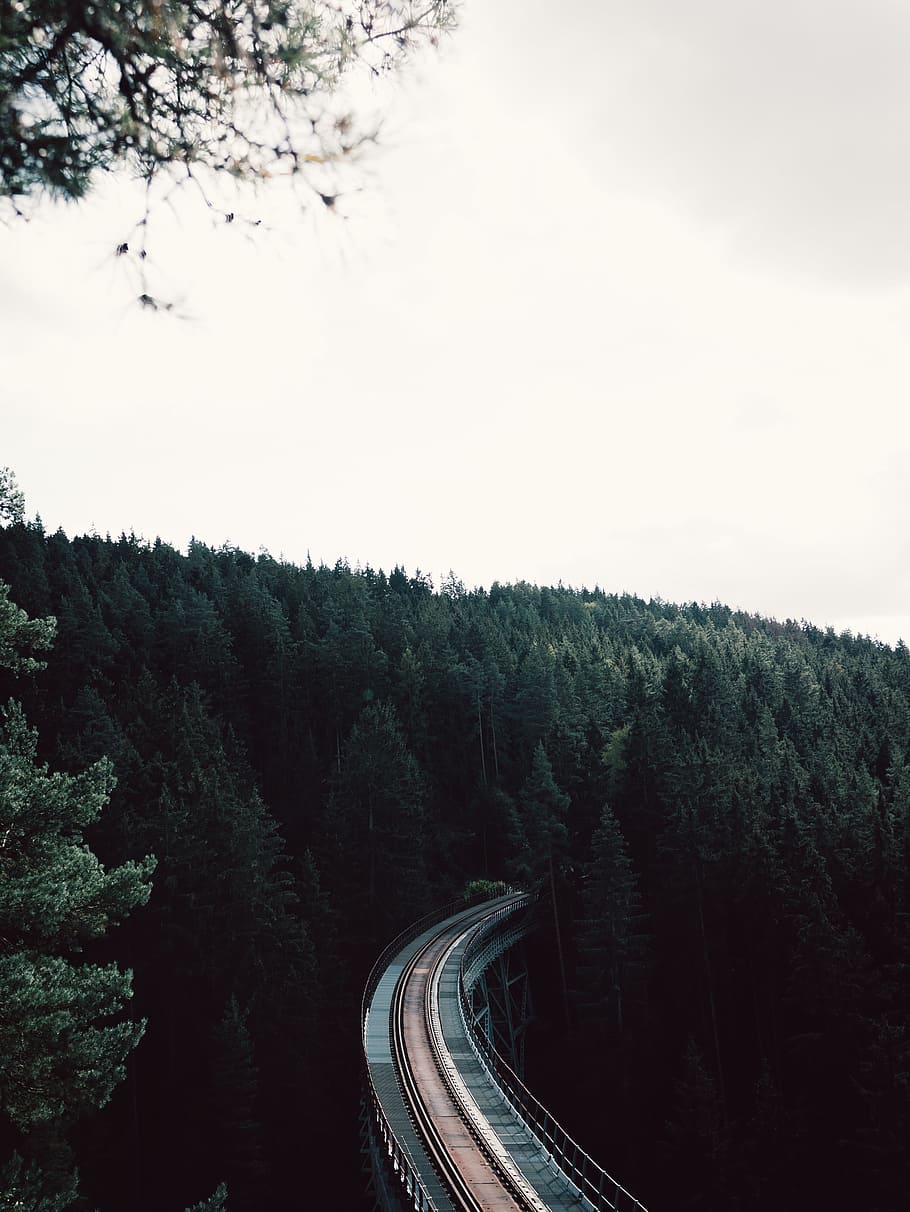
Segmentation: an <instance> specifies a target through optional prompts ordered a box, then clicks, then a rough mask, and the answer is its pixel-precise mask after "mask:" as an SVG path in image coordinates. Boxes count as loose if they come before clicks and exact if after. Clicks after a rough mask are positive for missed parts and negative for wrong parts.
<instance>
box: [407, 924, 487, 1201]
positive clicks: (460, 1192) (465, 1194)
mask: <svg viewBox="0 0 910 1212" xmlns="http://www.w3.org/2000/svg"><path fill="white" fill-rule="evenodd" d="M438 939H439V936H438V935H434V936H433V938H431V939H429V941H428V942H426V943H425V944H424V945H423V947H421V949H420V950H419V951H418V952H417V953H416V954H415V955H414V956H412V957H411V959H410V961H409V962H408V964H407V966H406V967H405V969H404V971H403V972H402V974H401V976H400V978H399V980H398V985H397V986H396V989H395V997H394V1001H393V1007H392V1023H393V1031H392V1051H393V1055H394V1057H395V1066H396V1069H397V1072H398V1078H399V1081H400V1082H401V1085H402V1088H403V1090H404V1094H405V1101H406V1103H407V1105H408V1107H409V1108H410V1110H411V1114H412V1116H413V1118H414V1126H415V1128H416V1129H417V1132H418V1134H419V1135H420V1137H421V1138H422V1140H423V1143H424V1148H425V1149H426V1151H427V1154H428V1156H429V1158H430V1160H431V1162H432V1163H433V1165H434V1166H435V1167H436V1171H437V1173H438V1174H439V1177H440V1178H441V1179H442V1182H443V1185H444V1186H445V1187H446V1188H447V1189H448V1191H449V1194H450V1196H451V1197H452V1199H453V1202H454V1203H455V1205H456V1207H458V1208H459V1210H460V1212H483V1207H482V1205H481V1204H480V1203H479V1201H478V1200H477V1199H475V1197H474V1195H473V1193H472V1192H471V1188H470V1187H469V1185H468V1184H467V1182H465V1180H464V1178H463V1176H462V1174H461V1171H460V1170H459V1169H458V1167H457V1166H456V1165H455V1163H454V1161H453V1160H452V1157H451V1155H450V1153H449V1151H448V1150H447V1149H446V1147H445V1145H444V1143H443V1140H442V1137H441V1136H440V1134H439V1131H438V1129H437V1128H436V1124H435V1123H434V1121H433V1117H432V1115H431V1114H430V1112H429V1110H428V1108H427V1105H426V1103H425V1101H424V1099H423V1097H422V1095H421V1093H420V1088H419V1086H418V1083H417V1080H416V1078H415V1076H414V1072H413V1069H412V1067H411V1063H410V1059H409V1057H408V1053H407V1047H406V1045H405V1040H404V1000H405V992H406V990H407V987H408V982H409V981H410V979H411V977H412V976H413V974H414V970H415V969H416V968H417V966H418V964H419V963H420V962H421V961H423V960H424V959H425V956H426V953H427V951H429V950H430V949H431V948H432V947H433V946H434V945H436V944H437V943H438Z"/></svg>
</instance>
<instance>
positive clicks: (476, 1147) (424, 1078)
mask: <svg viewBox="0 0 910 1212" xmlns="http://www.w3.org/2000/svg"><path fill="white" fill-rule="evenodd" d="M488 914H489V909H487V910H486V911H485V912H484V911H478V912H477V913H476V914H474V915H471V916H469V917H468V918H467V919H466V920H463V921H461V922H459V923H458V924H457V925H456V926H452V925H450V926H448V928H447V929H445V930H442V931H440V932H439V933H437V934H436V935H434V936H433V937H432V938H431V939H430V940H429V941H428V942H426V943H425V944H424V945H423V947H421V948H420V950H419V951H418V952H417V953H416V954H415V955H414V956H413V957H412V958H411V959H410V961H409V962H408V964H407V965H406V966H405V969H404V971H403V972H402V974H401V977H400V978H399V980H398V984H397V986H396V989H395V995H394V999H393V1007H392V1048H393V1054H394V1057H395V1064H396V1067H397V1071H398V1075H399V1079H400V1081H401V1084H402V1087H403V1090H404V1092H405V1097H406V1101H407V1103H408V1106H409V1108H410V1111H411V1115H412V1117H413V1120H414V1125H415V1128H416V1129H417V1132H418V1134H419V1135H420V1137H421V1138H422V1140H423V1143H424V1147H425V1149H426V1152H427V1155H428V1156H429V1158H430V1160H431V1162H432V1164H433V1166H434V1168H435V1169H436V1172H437V1174H438V1175H439V1176H440V1178H441V1180H442V1182H443V1184H444V1186H445V1187H446V1188H447V1190H448V1191H449V1194H450V1198H451V1200H452V1203H453V1205H454V1207H455V1208H457V1209H458V1212H546V1206H545V1205H544V1204H542V1203H541V1202H540V1200H539V1199H537V1198H536V1197H535V1196H534V1195H533V1193H531V1192H529V1191H526V1190H524V1189H523V1187H525V1186H526V1184H524V1182H523V1180H522V1178H521V1175H520V1174H519V1172H518V1171H517V1170H516V1169H515V1167H514V1165H513V1164H512V1163H511V1162H510V1160H509V1159H508V1156H507V1155H506V1154H505V1152H504V1150H502V1148H501V1146H500V1148H499V1149H497V1147H496V1146H497V1142H496V1141H495V1138H494V1137H493V1136H492V1134H491V1133H490V1134H485V1133H484V1131H483V1126H482V1123H481V1122H480V1117H479V1112H478V1111H477V1108H476V1105H474V1104H473V1101H472V1100H471V1098H470V1095H469V1093H468V1091H467V1090H466V1088H465V1087H464V1086H463V1083H460V1081H459V1079H458V1075H457V1071H456V1070H455V1067H454V1065H453V1064H452V1061H451V1058H450V1057H449V1055H448V1050H447V1049H446V1045H445V1041H444V1039H443V1032H442V1024H441V1021H440V1016H439V1003H438V986H439V974H440V972H441V970H442V966H443V964H444V963H445V961H446V959H447V957H448V956H449V955H450V953H451V952H452V951H453V949H454V948H455V947H456V946H457V945H458V943H459V942H461V941H462V940H463V939H464V938H465V936H466V935H469V934H471V933H473V931H474V930H475V929H477V928H478V926H479V925H480V924H481V923H482V922H483V921H484V919H485V917H486V916H488Z"/></svg>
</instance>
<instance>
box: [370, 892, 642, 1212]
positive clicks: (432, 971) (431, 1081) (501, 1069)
mask: <svg viewBox="0 0 910 1212" xmlns="http://www.w3.org/2000/svg"><path fill="white" fill-rule="evenodd" d="M528 901H529V898H528V897H527V896H524V895H520V894H516V895H513V896H505V897H500V898H498V899H497V900H495V901H488V902H486V903H485V904H484V905H480V906H476V907H475V908H473V909H469V910H465V909H463V908H459V907H458V906H455V905H452V906H449V907H448V908H447V909H444V910H442V911H440V912H438V913H436V914H433V915H432V916H431V917H429V918H425V919H423V920H422V921H420V922H418V923H415V925H414V926H412V927H411V928H410V929H409V930H407V931H405V933H404V934H402V935H400V936H399V937H398V938H397V939H395V940H394V941H393V942H392V943H390V944H389V946H388V947H387V948H386V949H385V951H384V952H383V953H382V955H381V956H380V957H379V959H378V960H377V962H376V964H375V965H374V967H373V971H372V972H371V973H370V977H369V979H368V981H367V986H366V990H365V992H364V997H363V1004H362V1010H361V1022H362V1031H363V1046H364V1056H365V1060H366V1103H365V1105H366V1108H367V1110H368V1112H369V1119H368V1120H366V1121H365V1124H367V1128H366V1137H365V1141H366V1147H367V1148H368V1150H369V1152H370V1153H371V1156H372V1158H373V1174H374V1178H375V1181H376V1182H377V1191H380V1190H384V1191H386V1192H387V1194H388V1199H387V1200H386V1202H385V1203H383V1205H382V1206H384V1207H392V1206H395V1207H397V1206H398V1204H399V1203H400V1204H401V1206H402V1207H406V1208H407V1209H409V1210H411V1209H413V1210H414V1212H556V1210H565V1212H576V1209H578V1208H580V1207H584V1208H587V1209H588V1210H589V1212H646V1210H645V1208H644V1207H643V1205H642V1204H641V1203H640V1202H639V1201H638V1200H637V1199H635V1198H634V1196H632V1195H631V1194H630V1193H629V1192H628V1191H627V1190H626V1189H625V1188H624V1187H622V1185H621V1184H620V1183H619V1182H617V1181H616V1179H614V1178H613V1177H612V1176H611V1175H609V1174H608V1173H607V1171H606V1170H604V1169H603V1167H601V1166H599V1165H598V1164H597V1163H596V1162H594V1161H593V1160H592V1159H591V1158H590V1157H589V1156H588V1155H587V1154H586V1153H585V1152H584V1150H582V1149H581V1148H580V1147H579V1146H578V1145H577V1143H576V1142H575V1141H574V1140H572V1138H571V1137H570V1136H569V1135H568V1134H567V1133H566V1132H565V1131H564V1129H563V1128H562V1127H561V1126H560V1125H559V1124H558V1123H557V1122H556V1121H555V1120H554V1119H553V1117H552V1116H551V1115H550V1113H549V1112H548V1111H547V1109H546V1108H545V1107H544V1106H543V1105H542V1104H541V1103H540V1102H539V1100H538V1099H536V1098H535V1097H534V1096H533V1094H531V1092H530V1091H529V1090H528V1089H527V1088H526V1087H525V1086H524V1084H523V1083H522V1082H521V1080H520V1078H518V1076H517V1075H516V1074H515V1073H514V1072H513V1071H512V1070H511V1069H510V1068H509V1066H508V1064H507V1063H506V1061H505V1060H504V1059H503V1058H502V1057H501V1056H500V1055H499V1054H498V1053H497V1052H496V1051H495V1049H493V1048H492V1047H491V1046H490V1044H489V1041H487V1040H486V1039H485V1038H484V1037H483V1036H482V1035H481V1034H480V1033H479V1032H478V1031H477V1028H476V1024H475V1023H474V1022H473V1021H472V1011H471V1006H470V1001H469V993H470V989H471V988H472V984H473V981H474V980H476V977H477V974H478V973H479V972H480V971H482V970H483V969H484V967H485V966H486V965H487V964H488V963H489V962H490V956H495V955H496V954H498V953H499V951H498V950H497V948H499V950H500V951H501V950H503V949H507V948H508V947H509V946H510V945H511V944H512V943H513V942H514V941H515V939H517V938H520V937H521V936H522V934H523V933H525V932H526V930H527V923H523V922H522V920H521V919H520V918H519V917H518V916H517V913H518V911H519V910H520V909H522V908H523V907H524V906H526V905H527V904H528ZM497 932H498V933H497ZM369 1125H372V1126H369ZM519 1167H520V1168H519ZM382 1176H387V1178H388V1181H389V1182H391V1183H392V1184H393V1185H394V1186H395V1188H396V1189H397V1191H398V1196H397V1197H396V1196H394V1195H393V1194H392V1191H391V1188H386V1187H383V1184H384V1183H385V1182H386V1178H384V1177H382Z"/></svg>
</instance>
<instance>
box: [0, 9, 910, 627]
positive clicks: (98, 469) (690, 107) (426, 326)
mask: <svg viewBox="0 0 910 1212" xmlns="http://www.w3.org/2000/svg"><path fill="white" fill-rule="evenodd" d="M908 52H910V2H900V0H865V2H864V3H863V4H862V5H859V4H856V3H855V0H851V2H847V0H787V2H786V3H783V2H780V3H773V2H769V0H755V2H752V0H688V2H687V3H686V4H680V3H679V0H636V3H635V4H629V3H628V0H622V2H620V0H564V2H563V3H562V4H559V5H554V4H553V3H552V0H550V2H549V3H543V0H522V2H521V3H519V2H518V0H497V2H496V3H489V2H488V3H483V2H481V0H469V2H468V4H467V5H466V7H465V9H464V11H463V20H462V26H461V28H460V29H459V30H458V31H457V32H456V34H455V35H454V37H453V39H452V40H451V41H450V42H449V43H448V44H447V45H446V47H445V49H444V52H443V54H442V56H441V57H428V58H426V59H423V60H421V62H420V64H419V66H418V68H417V70H415V71H413V72H411V73H410V74H409V75H408V76H407V78H406V79H403V80H402V81H400V82H399V85H398V88H397V90H396V93H395V97H394V100H393V102H392V108H391V112H390V115H389V118H388V120H387V124H386V135H385V139H384V142H383V145H382V147H381V148H380V149H379V150H378V151H376V152H375V153H372V154H371V155H370V157H369V158H368V160H367V162H366V165H365V167H366V179H365V181H364V182H363V184H364V186H365V188H364V189H363V191H362V192H358V193H356V194H354V193H352V194H350V195H348V196H347V197H345V198H342V199H341V201H340V202H339V209H340V210H341V211H343V212H344V213H345V214H346V215H347V216H348V217H347V218H344V217H340V216H338V215H332V214H329V213H328V212H325V211H324V208H322V206H321V204H318V203H317V204H316V206H315V208H313V207H311V208H310V210H309V211H307V212H306V213H305V214H303V215H301V214H299V213H298V212H297V211H296V210H295V209H294V208H292V207H291V206H290V205H289V204H288V200H287V199H286V198H285V197H284V196H283V195H282V192H281V190H280V188H275V189H271V188H269V189H267V190H266V191H265V192H264V193H263V194H262V195H261V197H260V198H259V199H258V200H256V201H252V200H248V201H247V202H246V203H243V206H245V207H246V208H247V210H246V211H243V212H242V213H244V214H245V213H249V215H250V216H251V217H253V216H255V217H262V216H264V217H265V219H266V222H267V225H268V227H269V228H270V230H269V231H266V230H265V229H264V228H258V229H255V230H251V229H250V228H249V227H248V226H247V225H245V224H244V223H243V222H242V220H240V218H239V219H238V221H237V222H235V223H233V224H231V225H230V226H228V225H225V224H219V225H217V226H212V225H211V224H210V221H209V217H208V215H207V214H205V213H204V212H203V208H201V207H197V206H189V205H183V206H182V207H181V208H180V211H179V214H178V216H177V217H176V218H172V217H171V215H170V212H168V211H166V210H159V212H158V213H157V215H156V218H155V226H154V227H153V229H152V234H151V237H150V239H151V241H152V245H151V247H152V248H153V253H154V256H153V258H151V260H153V261H154V262H155V265H154V266H153V269H155V268H161V269H162V271H163V272H164V273H165V275H166V277H165V279H164V280H165V282H166V284H167V289H170V290H172V291H173V292H176V293H177V294H179V295H180V296H181V297H185V303H184V305H183V308H182V311H183V312H184V313H185V314H186V315H187V316H188V317H189V318H186V319H178V318H177V317H175V316H174V315H168V316H164V315H152V314H150V313H148V312H143V311H141V310H140V309H138V308H137V307H136V306H134V305H131V304H130V298H131V296H134V295H135V293H136V290H135V283H134V281H133V280H132V279H131V278H130V276H129V273H128V272H127V270H126V268H125V266H124V263H123V261H122V260H118V259H117V258H115V257H114V255H113V248H114V246H115V245H116V244H117V243H118V242H119V241H120V240H122V239H126V238H128V236H129V233H130V228H131V225H132V223H133V221H134V220H135V218H136V217H137V216H138V214H139V207H140V202H139V200H138V198H137V196H136V194H135V192H134V191H133V189H132V187H131V186H129V185H128V184H126V183H123V182H117V181H113V182H110V183H108V185H107V186H106V187H105V189H104V190H103V191H100V192H99V193H98V195H97V196H96V197H93V198H92V199H90V200H89V201H88V202H87V203H85V204H83V205H82V206H81V207H80V208H70V209H67V210H61V209H55V208H43V209H42V210H40V211H39V213H38V215H37V216H36V217H35V218H34V219H32V221H31V222H30V223H29V224H28V225H23V224H12V225H10V226H7V227H0V465H3V464H6V465H9V466H11V467H12V468H13V469H14V471H15V472H16V475H17V477H18V479H19V482H20V485H21V487H22V488H23V489H24V491H25V493H26V498H27V506H28V509H29V512H30V513H31V514H34V513H35V512H37V513H39V514H40V515H41V517H42V520H43V522H44V524H45V526H46V527H47V528H48V529H56V527H57V526H62V527H63V528H64V529H65V530H66V531H67V533H69V534H76V533H82V532H84V531H86V530H89V529H92V528H94V529H96V530H97V531H98V532H100V533H102V534H104V533H106V532H110V533H111V534H113V535H117V534H119V533H120V532H121V531H127V532H129V531H130V530H133V531H135V532H136V533H137V534H140V535H144V536H145V537H148V538H154V537H155V536H156V535H160V536H161V537H162V538H164V539H166V540H168V541H170V542H172V543H174V544H175V545H176V546H178V547H184V546H185V545H186V543H187V541H188V539H189V538H190V536H191V535H195V536H196V537H198V538H200V539H202V540H204V541H205V542H208V543H211V544H213V545H216V546H217V545H219V544H221V543H222V542H225V541H229V542H231V543H233V544H236V545H237V546H239V547H242V548H244V549H247V550H251V551H257V550H259V548H260V547H266V548H268V549H269V550H270V551H271V552H272V553H273V554H274V555H276V556H277V555H280V554H283V555H284V556H285V557H287V558H288V559H291V560H294V561H297V562H302V561H303V560H305V559H306V556H307V553H308V552H309V553H311V555H312V557H313V559H314V560H316V561H319V560H325V561H326V562H328V563H334V562H335V560H336V559H337V558H338V557H340V556H344V557H347V558H348V559H349V560H350V561H351V562H352V564H355V563H358V562H360V563H362V564H367V563H369V564H371V565H372V566H373V567H374V568H379V567H382V568H385V569H386V570H387V571H388V570H390V569H391V567H392V566H393V565H394V564H396V563H401V564H404V565H405V566H406V567H407V569H408V570H409V571H411V572H413V571H414V570H415V569H416V568H418V567H419V568H421V569H422V570H424V571H425V572H430V573H431V574H432V575H433V576H434V578H436V579H437V583H438V579H439V577H440V576H441V575H442V574H443V573H445V572H447V571H448V570H449V569H450V568H451V569H454V571H455V572H456V574H457V575H458V576H460V577H461V578H462V579H463V580H464V581H465V583H466V584H467V585H468V586H469V587H470V586H472V585H476V584H482V585H489V584H490V582H492V581H493V580H497V579H498V580H500V581H510V580H517V579H525V580H530V581H536V582H538V583H554V582H556V581H558V580H560V579H561V580H562V581H563V582H564V583H566V584H570V585H582V584H586V585H588V586H592V585H594V584H595V583H597V584H599V585H601V586H602V587H603V588H605V589H607V590H617V591H621V590H628V591H631V592H635V593H639V594H641V595H643V596H645V597H648V596H650V595H660V596H661V597H663V598H664V599H667V600H670V601H689V600H693V599H694V600H699V601H712V600H720V601H723V602H726V603H728V604H730V605H732V606H735V607H741V608H743V609H747V610H750V611H756V612H760V613H763V614H769V615H774V616H776V617H777V618H781V619H783V618H787V617H791V618H797V619H799V618H806V619H809V620H811V621H813V622H815V623H817V624H819V625H821V626H824V625H829V624H830V625H833V626H835V627H836V628H838V629H841V628H851V629H852V630H854V631H862V632H869V633H871V634H877V635H879V636H880V637H881V638H882V639H883V640H885V641H888V642H895V641H896V640H897V638H898V637H899V636H904V637H905V638H907V639H910V560H908V556H910V532H908V526H907V522H908V513H910V482H908V477H907V466H908V453H910V420H908V413H907V408H906V403H907V400H908V398H910V354H908V351H910V343H908V340H907V328H908V321H910V155H908V154H907V153H908V144H910V75H908V73H907V67H906V65H907V62H908ZM316 212H320V213H316ZM240 215H241V210H240V209H239V210H238V216H240ZM130 238H132V237H130Z"/></svg>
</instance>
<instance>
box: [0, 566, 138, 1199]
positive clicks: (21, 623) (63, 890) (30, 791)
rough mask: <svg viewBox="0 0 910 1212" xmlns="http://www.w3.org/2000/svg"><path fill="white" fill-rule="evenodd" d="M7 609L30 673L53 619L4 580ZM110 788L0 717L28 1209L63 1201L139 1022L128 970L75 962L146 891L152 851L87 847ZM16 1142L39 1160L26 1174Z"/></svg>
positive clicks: (6, 1039) (13, 643) (13, 1046)
mask: <svg viewBox="0 0 910 1212" xmlns="http://www.w3.org/2000/svg"><path fill="white" fill-rule="evenodd" d="M0 603H3V604H4V606H5V609H4V610H3V611H2V615H0V661H2V663H3V664H4V665H6V666H7V668H13V669H17V670H22V669H30V668H31V669H33V668H34V666H35V662H34V659H33V658H29V657H23V656H22V655H21V653H20V652H19V644H20V642H21V640H22V639H23V638H24V639H25V640H26V641H27V642H32V643H34V642H35V639H36V637H37V638H38V639H40V642H41V643H42V644H46V643H47V642H48V641H49V638H50V634H51V630H52V628H51V623H50V621H49V620H43V621H42V622H41V624H40V625H38V626H37V627H36V626H35V624H32V623H29V621H28V620H27V619H25V618H24V617H23V614H22V612H21V611H19V610H18V609H17V608H16V607H13V606H12V604H11V603H9V601H8V596H7V591H6V586H2V587H0ZM112 785H113V778H112V773H111V768H110V764H109V763H108V762H106V761H104V760H102V761H99V762H97V763H96V764H95V765H94V766H92V767H90V768H89V769H88V770H86V771H85V772H84V773H82V774H80V775H76V776H72V775H65V774H51V773H50V772H49V771H48V770H47V768H46V767H45V766H43V765H40V764H39V762H38V760H37V734H36V733H35V732H34V731H33V730H32V729H30V728H29V727H28V725H27V724H26V721H25V716H24V714H23V712H22V710H21V708H20V707H19V706H18V705H17V704H15V703H12V702H11V703H10V704H9V706H8V707H6V708H5V709H4V710H3V711H2V712H0V1137H2V1140H3V1142H4V1147H7V1148H9V1147H12V1148H13V1149H15V1150H16V1151H17V1152H16V1153H14V1155H13V1157H12V1158H10V1159H9V1160H8V1161H7V1164H6V1166H5V1169H4V1171H3V1178H2V1180H0V1181H2V1182H3V1183H4V1184H5V1185H6V1186H7V1189H11V1190H13V1191H16V1190H18V1189H19V1188H21V1190H22V1192H24V1194H23V1195H22V1201H23V1206H29V1205H28V1204H27V1203H26V1202H25V1201H26V1200H31V1201H32V1205H31V1206H34V1207H35V1208H39V1207H42V1206H44V1207H46V1208H47V1209H52V1208H54V1207H55V1206H59V1207H65V1206H66V1202H67V1201H68V1199H69V1198H71V1195H72V1192H73V1187H74V1180H73V1175H72V1172H71V1168H70V1166H69V1165H68V1164H67V1163H68V1153H67V1149H66V1145H65V1131H66V1128H67V1127H68V1125H69V1124H70V1123H71V1122H72V1121H73V1120H74V1119H76V1118H77V1117H79V1116H81V1115H83V1114H85V1113H86V1112H88V1111H90V1110H92V1109H94V1108H97V1107H100V1106H103V1105H104V1103H106V1102H107V1100H108V1099H109V1098H110V1095H111V1091H112V1090H113V1088H114V1086H115V1085H116V1084H117V1082H119V1081H120V1080H121V1079H122V1078H123V1076H124V1072H125V1068H124V1066H125V1061H126V1057H127V1055H128V1053H129V1052H130V1050H131V1049H132V1048H134V1047H135V1045H136V1044H137V1043H138V1042H139V1039H140V1038H141V1036H142V1033H143V1030H144V1024H143V1023H141V1022H131V1021H129V1020H128V1019H127V1020H125V1021H116V1022H111V1021H110V1020H111V1018H112V1017H114V1016H118V1015H119V1014H120V1012H121V1011H122V1008H123V1006H124V1004H125V1002H126V1001H127V1000H128V999H129V998H130V996H131V974H130V973H128V972H122V971H121V970H120V969H119V968H118V967H117V966H116V964H105V965H99V964H92V963H87V962H79V960H78V956H79V955H80V953H81V952H82V950H83V948H84V947H85V946H86V945H87V944H89V943H91V942H92V941H93V940H96V939H99V938H101V937H102V936H103V935H104V934H106V932H107V931H108V929H109V927H110V926H111V925H113V924H114V923H116V922H117V921H118V920H119V919H120V918H122V917H123V916H124V915H125V914H127V913H128V912H129V911H130V910H131V909H132V908H134V907H135V906H137V905H141V904H143V903H144V902H145V901H146V900H147V899H148V895H149V891H150V889H149V883H148V880H149V876H150V875H151V872H152V869H153V867H154V860H153V859H145V860H143V861H141V862H127V863H124V864H123V865H122V866H120V867H117V868H114V869H113V870H111V871H106V870H105V869H104V867H103V866H102V864H101V863H100V862H99V860H98V858H97V857H96V856H95V855H94V854H93V852H92V851H91V850H90V849H89V847H88V846H87V845H86V844H85V841H84V832H85V830H86V829H87V828H88V826H89V825H91V824H92V822H93V821H94V820H95V819H96V818H97V816H98V814H99V813H100V812H101V810H102V808H103V807H104V805H105V804H106V803H107V801H108V797H109V794H110V791H111V787H112ZM7 1142H9V1145H7ZM18 1150H21V1151H22V1152H23V1153H25V1154H26V1155H29V1154H35V1155H36V1156H35V1164H33V1165H30V1166H27V1167H24V1168H23V1166H22V1165H21V1163H20V1162H19V1161H18V1160H17V1157H18ZM61 1159H63V1160H61ZM16 1198H17V1199H18V1195H17V1197H16ZM42 1200H43V1201H45V1203H44V1205H42V1203H41V1202H40V1201H42ZM61 1200H63V1201H64V1202H62V1203H61V1202H60V1201H61ZM55 1201H56V1202H55ZM7 1206H17V1204H16V1200H13V1202H12V1205H7Z"/></svg>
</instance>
